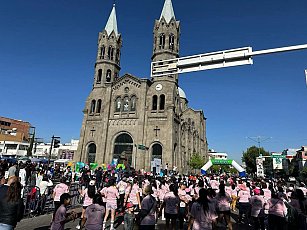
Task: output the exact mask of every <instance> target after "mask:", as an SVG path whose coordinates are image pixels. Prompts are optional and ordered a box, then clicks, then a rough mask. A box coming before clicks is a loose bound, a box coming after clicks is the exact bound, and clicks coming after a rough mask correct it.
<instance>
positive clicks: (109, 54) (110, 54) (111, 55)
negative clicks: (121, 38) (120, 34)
mask: <svg viewBox="0 0 307 230" xmlns="http://www.w3.org/2000/svg"><path fill="white" fill-rule="evenodd" d="M112 49H113V47H112V46H109V48H108V59H109V60H111V57H112V58H113V52H114V49H113V51H112Z"/></svg>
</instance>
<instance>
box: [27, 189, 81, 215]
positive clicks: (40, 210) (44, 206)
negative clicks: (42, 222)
mask: <svg viewBox="0 0 307 230" xmlns="http://www.w3.org/2000/svg"><path fill="white" fill-rule="evenodd" d="M54 186H55V185H54ZM54 186H51V187H48V193H47V194H45V195H42V194H41V193H40V189H39V187H36V186H25V187H24V188H23V200H24V206H25V209H24V217H33V216H38V215H42V214H46V213H51V212H53V210H54V203H53V198H52V194H53V189H54ZM80 189H81V186H80V184H79V183H72V184H71V185H70V187H69V194H70V195H71V196H72V198H71V205H70V206H69V207H68V209H73V208H76V207H79V206H80V203H79V202H78V200H79V199H78V197H79V194H80V193H79V191H80Z"/></svg>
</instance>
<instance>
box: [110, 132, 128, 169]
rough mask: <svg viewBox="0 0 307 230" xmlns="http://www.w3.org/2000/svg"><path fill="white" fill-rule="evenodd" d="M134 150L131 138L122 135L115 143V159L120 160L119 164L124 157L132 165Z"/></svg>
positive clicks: (124, 134)
mask: <svg viewBox="0 0 307 230" xmlns="http://www.w3.org/2000/svg"><path fill="white" fill-rule="evenodd" d="M132 149H133V140H132V138H131V136H130V135H129V134H126V133H123V134H120V135H119V136H118V137H116V139H115V141H114V153H113V158H114V159H118V162H120V159H121V158H123V157H124V158H126V159H127V160H128V163H129V164H131V163H132ZM121 160H122V159H121Z"/></svg>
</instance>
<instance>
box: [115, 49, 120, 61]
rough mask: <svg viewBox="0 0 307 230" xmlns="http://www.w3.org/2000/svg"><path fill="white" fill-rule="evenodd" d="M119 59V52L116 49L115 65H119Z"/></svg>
mask: <svg viewBox="0 0 307 230" xmlns="http://www.w3.org/2000/svg"><path fill="white" fill-rule="evenodd" d="M119 58H120V50H119V49H117V50H116V56H115V62H116V63H117V64H119Z"/></svg>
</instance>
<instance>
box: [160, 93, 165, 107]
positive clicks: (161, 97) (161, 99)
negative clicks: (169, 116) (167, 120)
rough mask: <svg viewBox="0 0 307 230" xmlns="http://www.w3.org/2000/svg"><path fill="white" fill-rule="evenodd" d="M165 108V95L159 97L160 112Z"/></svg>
mask: <svg viewBox="0 0 307 230" xmlns="http://www.w3.org/2000/svg"><path fill="white" fill-rule="evenodd" d="M164 108H165V95H164V94H162V95H160V110H164Z"/></svg>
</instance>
